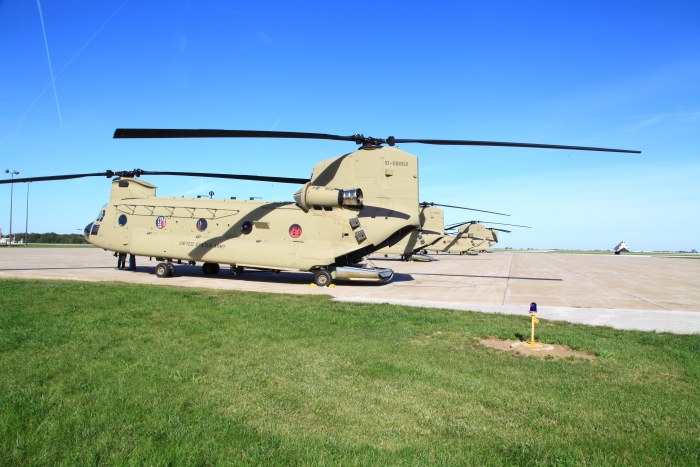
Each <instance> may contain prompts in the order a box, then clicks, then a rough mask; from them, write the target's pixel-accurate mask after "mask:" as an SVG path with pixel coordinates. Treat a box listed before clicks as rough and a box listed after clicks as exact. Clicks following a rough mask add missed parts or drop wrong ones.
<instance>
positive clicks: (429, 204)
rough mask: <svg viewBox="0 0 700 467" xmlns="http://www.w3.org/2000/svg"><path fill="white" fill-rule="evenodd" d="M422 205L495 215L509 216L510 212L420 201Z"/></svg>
mask: <svg viewBox="0 0 700 467" xmlns="http://www.w3.org/2000/svg"><path fill="white" fill-rule="evenodd" d="M421 205H422V206H441V207H443V208H454V209H466V210H467V211H478V212H485V213H488V214H496V215H497V216H508V217H510V214H502V213H500V212H493V211H484V210H482V209H473V208H465V207H462V206H450V205H449V204H437V203H421Z"/></svg>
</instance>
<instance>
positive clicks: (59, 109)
mask: <svg viewBox="0 0 700 467" xmlns="http://www.w3.org/2000/svg"><path fill="white" fill-rule="evenodd" d="M36 4H37V5H38V6H39V18H40V19H41V30H42V32H43V33H44V44H45V45H46V58H47V59H48V60H49V71H50V72H51V84H53V95H54V97H55V98H56V109H58V121H59V122H61V128H63V119H61V108H60V107H59V106H58V94H57V93H56V82H55V80H54V77H53V68H52V67H51V56H50V55H49V42H48V41H47V40H46V28H44V15H42V14H41V3H39V0H36Z"/></svg>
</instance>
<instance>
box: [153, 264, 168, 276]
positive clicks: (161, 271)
mask: <svg viewBox="0 0 700 467" xmlns="http://www.w3.org/2000/svg"><path fill="white" fill-rule="evenodd" d="M156 276H158V277H168V276H170V267H168V264H167V263H158V264H157V265H156Z"/></svg>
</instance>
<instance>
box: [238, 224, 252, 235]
mask: <svg viewBox="0 0 700 467" xmlns="http://www.w3.org/2000/svg"><path fill="white" fill-rule="evenodd" d="M252 231H253V223H252V222H250V221H244V222H243V223H242V224H241V232H243V234H244V235H248V234H249V233H251V232H252Z"/></svg>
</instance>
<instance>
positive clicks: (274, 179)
mask: <svg viewBox="0 0 700 467" xmlns="http://www.w3.org/2000/svg"><path fill="white" fill-rule="evenodd" d="M140 174H142V175H175V176H183V177H208V178H228V179H233V180H252V181H255V182H273V183H293V184H295V185H303V184H304V183H306V182H308V181H310V179H309V178H289V177H265V176H260V175H235V174H215V173H201V172H153V171H149V170H143V171H141V172H140Z"/></svg>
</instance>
